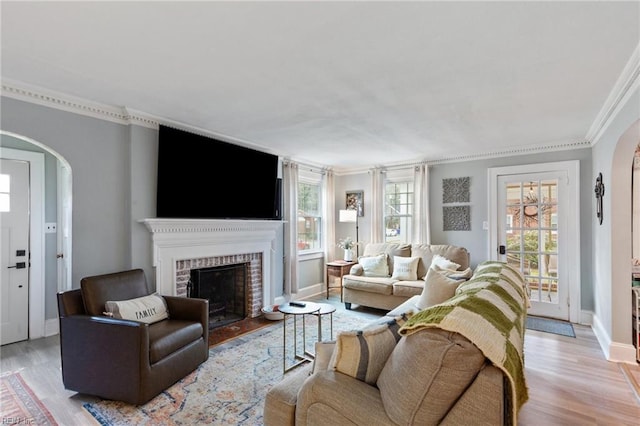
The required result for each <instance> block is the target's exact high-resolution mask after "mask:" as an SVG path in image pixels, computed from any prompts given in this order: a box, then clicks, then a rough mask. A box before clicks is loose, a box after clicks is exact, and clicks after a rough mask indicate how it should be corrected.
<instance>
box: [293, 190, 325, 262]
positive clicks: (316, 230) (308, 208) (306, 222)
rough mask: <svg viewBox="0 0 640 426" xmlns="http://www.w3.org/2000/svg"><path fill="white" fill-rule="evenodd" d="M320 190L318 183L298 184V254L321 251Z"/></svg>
mask: <svg viewBox="0 0 640 426" xmlns="http://www.w3.org/2000/svg"><path fill="white" fill-rule="evenodd" d="M321 189H322V186H321V184H320V182H308V181H303V180H302V179H301V180H300V182H299V183H298V252H310V251H321V250H322V206H321V202H320V200H321V199H322V198H321V192H320V191H321Z"/></svg>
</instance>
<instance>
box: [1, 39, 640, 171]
mask: <svg viewBox="0 0 640 426" xmlns="http://www.w3.org/2000/svg"><path fill="white" fill-rule="evenodd" d="M639 85H640V44H639V45H638V47H637V48H636V50H635V51H634V53H633V55H632V57H631V59H630V60H629V61H628V63H627V65H626V66H625V69H624V70H623V72H622V74H621V76H620V78H619V79H618V81H617V83H616V85H615V87H614V89H613V90H612V92H611V94H610V95H609V97H608V98H607V102H606V103H605V105H604V106H603V108H602V109H601V111H600V113H599V114H598V117H597V118H596V120H595V121H594V124H593V125H592V126H591V128H590V130H589V132H588V133H587V136H586V138H585V140H582V141H574V142H566V141H564V142H558V143H551V144H539V145H531V146H524V147H513V148H508V149H504V150H497V151H491V152H482V153H473V154H466V155H456V156H448V157H442V158H432V159H427V158H417V159H415V160H413V161H409V162H399V163H394V164H387V165H385V166H383V167H384V168H403V167H413V166H415V165H416V164H419V163H424V164H427V165H435V164H444V163H458V162H464V161H474V160H483V159H489V158H498V157H511V156H515V155H527V154H537V153H545V152H553V151H565V150H571V149H580V148H588V147H591V146H593V145H594V144H595V143H596V142H597V141H598V139H599V138H600V137H601V135H602V133H603V132H604V130H606V128H607V126H608V125H609V124H610V122H611V121H612V120H613V118H614V117H615V115H616V114H617V113H618V111H619V110H620V109H621V108H622V107H623V106H624V104H625V103H626V101H627V100H628V98H629V97H630V96H631V94H632V93H633V91H634V90H635V89H637V87H638V86H639ZM1 94H2V96H6V97H9V98H14V99H18V100H21V101H25V102H30V103H34V104H38V105H42V106H46V107H49V108H55V109H59V110H64V111H68V112H72V113H76V114H80V115H84V116H88V117H93V118H98V119H101V120H106V121H111V122H115V123H119V124H124V125H132V124H133V125H139V126H143V127H148V128H152V129H156V130H157V129H158V128H159V126H160V124H164V125H170V126H173V127H176V128H179V129H182V130H187V131H191V132H194V131H195V132H197V133H200V134H203V135H208V136H213V137H216V138H221V139H223V140H226V141H227V142H231V143H236V144H239V145H243V146H246V147H251V148H255V145H254V144H252V143H249V142H247V141H242V140H239V139H237V138H233V137H229V136H226V135H221V134H218V133H215V132H211V131H208V130H206V129H201V128H197V127H194V126H190V125H186V124H183V123H178V122H175V121H172V120H168V119H163V118H160V117H156V116H153V115H151V114H147V113H145V112H142V111H137V110H135V109H132V108H128V107H116V106H112V105H106V104H101V103H98V102H92V101H89V100H86V99H81V98H78V97H74V96H71V95H68V94H65V93H61V92H56V91H53V90H50V89H44V88H42V87H38V86H33V85H28V84H26V83H23V82H18V81H14V80H9V79H3V80H2V91H1ZM256 149H260V148H256ZM294 161H296V160H295V159H294ZM309 167H313V168H318V169H325V168H326V167H325V166H320V165H313V166H312V165H309ZM372 167H375V166H367V167H358V168H332V170H333V172H334V174H335V175H336V176H345V175H352V174H359V173H368V171H369V170H370V169H371V168H372ZM330 169H331V168H330Z"/></svg>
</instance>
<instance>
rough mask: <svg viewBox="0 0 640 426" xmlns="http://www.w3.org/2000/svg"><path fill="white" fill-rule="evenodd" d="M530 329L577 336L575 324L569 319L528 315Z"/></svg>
mask: <svg viewBox="0 0 640 426" xmlns="http://www.w3.org/2000/svg"><path fill="white" fill-rule="evenodd" d="M526 327H527V328H528V329H529V330H536V331H544V332H545V333H553V334H559V335H561V336H567V337H576V333H575V331H574V330H573V325H571V323H570V322H567V321H559V320H554V319H549V318H542V317H534V316H530V315H528V316H527V325H526Z"/></svg>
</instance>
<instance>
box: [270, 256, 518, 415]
mask: <svg viewBox="0 0 640 426" xmlns="http://www.w3.org/2000/svg"><path fill="white" fill-rule="evenodd" d="M418 297H420V296H414V297H412V298H410V299H409V300H408V301H406V302H405V303H404V304H402V305H401V306H399V307H396V309H395V310H394V311H392V312H390V313H389V314H388V316H387V317H385V319H383V320H382V321H377V322H375V323H374V324H370V325H368V326H366V327H364V328H363V329H362V330H360V331H353V332H343V333H339V334H338V336H337V339H336V341H334V342H318V343H316V358H315V360H314V363H313V364H312V365H311V364H309V365H306V366H304V367H301V369H300V370H298V371H294V372H291V373H289V374H288V375H287V376H285V378H284V379H283V380H282V381H281V382H280V383H278V384H276V385H275V386H273V387H272V388H271V389H270V390H269V392H268V393H267V396H266V399H265V407H264V419H263V420H264V425H265V426H283V425H290V426H293V425H297V426H314V425H317V426H321V425H327V424H331V425H338V426H340V425H367V426H373V425H385V426H386V425H420V426H429V425H470V424H473V425H492V426H493V425H505V424H506V425H516V424H517V417H518V412H519V410H520V408H521V407H522V405H523V404H524V403H525V402H526V401H527V399H528V391H527V385H526V382H525V376H524V355H523V352H524V329H525V328H524V321H525V317H526V310H527V307H528V299H527V296H526V292H525V288H524V279H523V278H522V275H521V274H520V272H519V271H517V270H515V269H513V268H511V267H510V266H508V265H506V264H503V263H500V262H484V263H481V264H480V265H478V267H477V268H476V270H475V272H474V275H473V276H472V277H471V279H470V280H468V281H463V282H462V284H460V285H459V286H458V288H457V290H456V293H455V295H454V296H453V297H452V298H450V299H448V300H446V301H444V302H443V303H441V304H437V305H433V306H431V307H428V308H426V309H424V310H420V311H417V310H416V308H415V304H416V298H418ZM392 335H396V337H397V340H395V339H393V338H390V336H392ZM365 347H366V350H364V351H363V350H362V349H363V348H365Z"/></svg>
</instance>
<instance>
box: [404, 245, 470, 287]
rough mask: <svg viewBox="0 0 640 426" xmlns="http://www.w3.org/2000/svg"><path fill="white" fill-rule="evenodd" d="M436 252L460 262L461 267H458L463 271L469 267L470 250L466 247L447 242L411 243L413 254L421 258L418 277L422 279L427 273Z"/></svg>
mask: <svg viewBox="0 0 640 426" xmlns="http://www.w3.org/2000/svg"><path fill="white" fill-rule="evenodd" d="M436 254H439V255H440V256H442V257H446V258H447V259H449V260H450V261H452V262H455V263H457V264H459V265H460V268H458V269H459V270H461V271H462V270H465V269H467V268H468V267H469V252H468V251H467V249H466V248H464V247H458V246H450V245H446V244H411V256H412V257H419V258H420V261H419V262H418V279H422V278H424V276H425V275H427V271H428V270H429V267H430V266H431V260H433V256H435V255H436Z"/></svg>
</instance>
